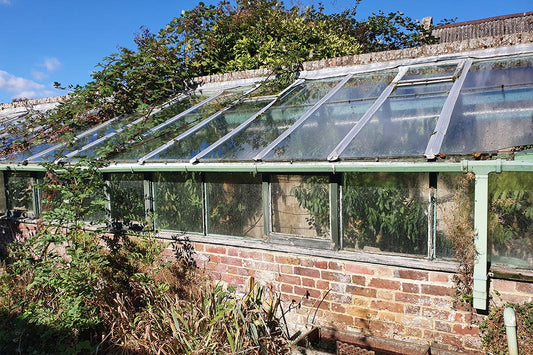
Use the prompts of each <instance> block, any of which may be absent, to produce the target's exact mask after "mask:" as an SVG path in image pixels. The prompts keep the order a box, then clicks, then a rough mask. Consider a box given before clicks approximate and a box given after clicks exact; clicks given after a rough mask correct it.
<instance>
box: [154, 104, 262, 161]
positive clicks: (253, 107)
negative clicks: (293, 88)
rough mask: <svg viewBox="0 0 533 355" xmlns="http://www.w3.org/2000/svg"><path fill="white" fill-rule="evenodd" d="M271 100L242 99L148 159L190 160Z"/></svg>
mask: <svg viewBox="0 0 533 355" xmlns="http://www.w3.org/2000/svg"><path fill="white" fill-rule="evenodd" d="M270 101H272V98H267V99H254V100H246V101H242V102H240V103H239V104H237V105H235V106H233V107H232V108H230V109H228V110H226V111H224V112H222V113H221V114H220V115H218V116H217V117H216V118H215V119H213V120H211V121H210V122H208V123H207V124H206V125H205V126H203V127H202V128H200V129H199V130H198V131H196V132H194V133H193V134H191V135H189V136H187V137H184V138H183V139H180V140H176V141H175V142H174V144H172V145H171V146H169V147H168V148H167V149H165V150H163V151H161V152H160V153H159V154H156V155H154V156H153V157H151V158H149V159H148V160H149V161H161V160H164V161H171V160H189V159H190V158H192V157H194V156H195V155H196V154H198V153H199V152H201V151H202V150H204V149H205V148H207V147H208V146H210V145H211V144H213V143H214V142H216V141H217V140H219V139H220V138H222V137H223V136H225V135H226V134H228V133H229V132H231V131H232V130H233V129H235V128H236V127H238V126H239V125H240V124H241V123H243V122H244V121H246V120H247V119H249V118H250V117H252V116H253V115H254V114H255V113H257V111H259V110H261V109H262V108H263V107H265V106H266V105H267V104H268V103H269V102H270Z"/></svg>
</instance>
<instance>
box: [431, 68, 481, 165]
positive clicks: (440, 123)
mask: <svg viewBox="0 0 533 355" xmlns="http://www.w3.org/2000/svg"><path fill="white" fill-rule="evenodd" d="M471 65H472V61H471V60H470V59H467V60H465V61H464V62H463V63H462V67H463V68H462V72H461V75H460V76H459V79H457V80H456V81H455V83H453V86H452V88H451V90H450V93H449V94H448V97H447V98H446V101H445V102H444V105H443V107H442V110H441V112H440V115H439V119H438V120H437V124H436V125H435V131H434V133H433V134H432V135H431V137H429V141H428V145H427V147H426V152H425V153H424V156H425V157H426V158H427V159H435V156H436V155H437V154H439V153H440V148H441V146H442V142H443V141H444V136H445V135H446V132H447V131H448V126H449V125H450V120H451V118H452V113H453V109H454V107H455V103H456V102H457V98H458V97H459V93H460V92H461V88H462V87H463V83H464V82H465V79H466V76H467V75H468V71H469V70H470V66H471Z"/></svg>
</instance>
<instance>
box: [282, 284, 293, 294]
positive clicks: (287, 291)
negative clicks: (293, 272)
mask: <svg viewBox="0 0 533 355" xmlns="http://www.w3.org/2000/svg"><path fill="white" fill-rule="evenodd" d="M280 291H281V292H282V293H285V294H293V293H294V286H292V285H287V284H281V287H280Z"/></svg>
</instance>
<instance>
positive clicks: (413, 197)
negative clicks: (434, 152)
mask: <svg viewBox="0 0 533 355" xmlns="http://www.w3.org/2000/svg"><path fill="white" fill-rule="evenodd" d="M429 194H430V191H429V181H428V174H408V173H347V174H345V175H344V183H343V190H342V207H343V208H342V210H343V211H342V218H343V220H342V225H343V230H344V232H343V247H344V249H351V250H363V251H368V252H392V253H402V254H411V255H420V256H427V252H428V216H427V211H428V200H429Z"/></svg>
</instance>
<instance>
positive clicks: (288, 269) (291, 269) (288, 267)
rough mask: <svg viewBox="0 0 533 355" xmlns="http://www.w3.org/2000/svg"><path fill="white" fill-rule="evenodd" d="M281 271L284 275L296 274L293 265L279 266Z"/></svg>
mask: <svg viewBox="0 0 533 355" xmlns="http://www.w3.org/2000/svg"><path fill="white" fill-rule="evenodd" d="M279 271H280V272H281V273H282V274H294V266H293V265H284V264H282V265H279Z"/></svg>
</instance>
